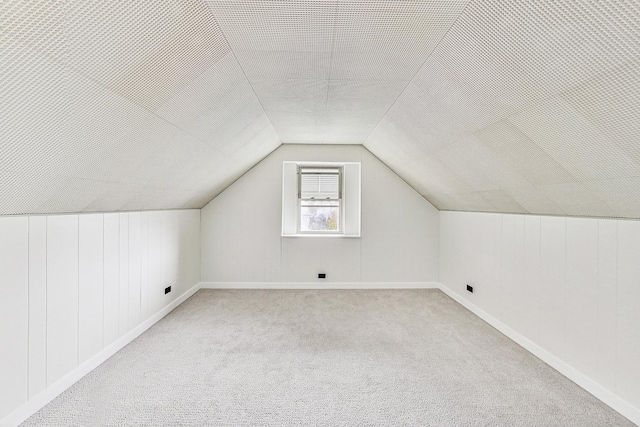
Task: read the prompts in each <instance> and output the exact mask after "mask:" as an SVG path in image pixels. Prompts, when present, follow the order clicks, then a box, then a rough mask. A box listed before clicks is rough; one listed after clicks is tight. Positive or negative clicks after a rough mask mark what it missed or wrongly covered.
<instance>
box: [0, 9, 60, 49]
mask: <svg viewBox="0 0 640 427" xmlns="http://www.w3.org/2000/svg"><path fill="white" fill-rule="evenodd" d="M65 2H66V0H4V1H3V2H1V3H0V38H2V37H9V38H12V39H14V41H16V42H18V43H20V44H22V45H23V46H25V47H28V48H29V49H30V50H32V51H34V52H38V53H39V54H41V55H43V56H46V57H48V58H49V59H52V60H55V61H59V62H62V61H63V60H64V58H65V55H66V49H65V47H66V46H65V43H64V38H65V28H64V20H63V18H64V13H65Z"/></svg>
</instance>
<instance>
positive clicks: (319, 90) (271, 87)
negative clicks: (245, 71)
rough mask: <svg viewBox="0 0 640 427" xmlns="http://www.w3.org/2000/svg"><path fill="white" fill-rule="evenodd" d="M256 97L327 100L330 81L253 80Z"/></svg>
mask: <svg viewBox="0 0 640 427" xmlns="http://www.w3.org/2000/svg"><path fill="white" fill-rule="evenodd" d="M251 85H252V86H253V90H254V91H255V93H256V95H257V96H258V97H259V98H260V99H262V98H305V99H308V98H319V99H320V100H324V99H326V98H327V90H328V87H329V81H328V80H325V79H295V78H294V79H280V78H270V79H269V78H267V79H261V78H252V79H251Z"/></svg>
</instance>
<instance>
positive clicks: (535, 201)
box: [503, 185, 566, 215]
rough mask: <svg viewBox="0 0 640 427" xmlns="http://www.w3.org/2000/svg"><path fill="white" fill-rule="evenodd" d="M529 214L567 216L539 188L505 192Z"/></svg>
mask: <svg viewBox="0 0 640 427" xmlns="http://www.w3.org/2000/svg"><path fill="white" fill-rule="evenodd" d="M503 191H504V192H505V193H506V194H508V195H509V196H510V197H511V198H512V199H513V200H515V201H516V202H517V203H518V204H519V205H520V206H522V207H523V208H524V209H525V210H526V211H527V212H529V213H531V214H547V215H549V214H551V215H565V214H566V212H565V211H563V210H562V209H561V208H560V207H558V205H556V204H555V203H553V202H552V201H551V200H549V198H547V197H545V195H544V194H543V193H542V191H541V190H539V189H538V187H534V186H532V185H531V186H526V187H510V188H505V189H504V190H503Z"/></svg>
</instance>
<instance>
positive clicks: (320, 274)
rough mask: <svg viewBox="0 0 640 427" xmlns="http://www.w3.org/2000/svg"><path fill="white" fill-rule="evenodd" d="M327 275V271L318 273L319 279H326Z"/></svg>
mask: <svg viewBox="0 0 640 427" xmlns="http://www.w3.org/2000/svg"><path fill="white" fill-rule="evenodd" d="M326 277H327V275H326V274H325V273H318V279H326Z"/></svg>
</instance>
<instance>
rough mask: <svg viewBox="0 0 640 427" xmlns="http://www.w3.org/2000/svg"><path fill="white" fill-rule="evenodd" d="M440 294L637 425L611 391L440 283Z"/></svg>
mask: <svg viewBox="0 0 640 427" xmlns="http://www.w3.org/2000/svg"><path fill="white" fill-rule="evenodd" d="M440 290H441V291H442V292H444V293H445V294H447V295H448V296H449V297H451V298H452V299H454V300H455V301H457V302H458V303H459V304H460V305H462V306H463V307H465V308H466V309H467V310H469V311H470V312H472V313H473V314H475V315H476V316H478V317H479V318H481V319H482V320H484V321H485V322H487V323H488V324H489V325H491V326H493V327H494V328H496V329H497V330H498V331H500V332H502V333H503V334H504V335H506V336H507V337H508V338H510V339H511V340H512V341H514V342H516V343H517V344H519V345H520V346H522V347H523V348H524V349H526V350H527V351H529V352H530V353H531V354H533V355H534V356H536V357H537V358H538V359H540V360H542V361H543V362H545V363H546V364H547V365H549V366H551V367H552V368H554V369H555V370H556V371H558V372H560V373H561V374H562V375H564V376H565V377H567V378H569V379H570V380H571V381H573V382H574V383H576V384H578V385H579V386H580V387H582V388H583V389H585V390H586V391H588V392H589V393H591V394H592V395H593V396H595V397H596V398H597V399H599V400H601V401H602V402H604V403H605V404H607V405H609V406H610V407H611V408H612V409H613V410H615V411H617V412H618V413H620V414H621V415H622V416H624V417H626V418H628V419H629V420H630V421H631V422H633V423H635V424H637V425H640V409H638V408H636V407H635V406H633V405H631V404H630V403H629V402H627V401H625V400H623V399H621V398H620V397H618V396H616V395H615V394H613V393H612V392H611V391H609V390H607V389H606V388H604V387H603V386H601V385H600V384H598V383H597V382H595V381H593V380H592V379H591V378H589V377H587V376H586V375H584V374H583V373H581V372H580V371H578V370H576V369H575V368H573V367H572V366H570V365H568V364H567V363H565V362H563V361H562V360H560V359H559V358H557V357H556V356H554V355H553V354H551V353H549V352H548V351H547V350H545V349H543V348H542V347H540V346H539V345H537V344H536V343H534V342H532V341H531V340H529V339H528V338H526V337H525V336H524V335H521V334H520V333H518V332H516V331H514V330H513V329H511V328H510V327H508V326H507V325H505V324H504V323H502V322H501V321H500V320H498V319H496V318H495V317H493V316H492V315H490V314H489V313H487V312H486V311H484V310H482V309H481V308H479V307H477V306H476V305H474V304H473V303H471V302H470V301H469V300H467V299H466V298H464V297H462V296H461V295H459V294H457V293H456V292H453V291H452V290H451V289H449V288H447V287H446V286H444V285H443V284H442V283H441V284H440Z"/></svg>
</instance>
